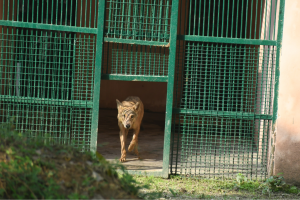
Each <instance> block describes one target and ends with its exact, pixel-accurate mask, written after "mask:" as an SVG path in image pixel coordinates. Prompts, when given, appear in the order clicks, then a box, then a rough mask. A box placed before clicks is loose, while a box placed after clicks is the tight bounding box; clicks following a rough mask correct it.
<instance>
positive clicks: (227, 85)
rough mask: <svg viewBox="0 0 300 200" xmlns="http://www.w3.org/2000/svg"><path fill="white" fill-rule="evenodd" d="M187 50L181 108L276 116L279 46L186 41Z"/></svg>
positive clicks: (178, 99)
mask: <svg viewBox="0 0 300 200" xmlns="http://www.w3.org/2000/svg"><path fill="white" fill-rule="evenodd" d="M179 48H180V47H179ZM184 48H185V52H184V53H183V52H181V53H180V54H181V55H178V63H180V62H181V63H182V62H184V63H182V65H184V69H183V68H179V67H178V74H177V76H178V77H177V80H178V83H177V84H178V85H177V89H176V91H175V97H174V98H175V101H174V104H175V105H176V107H177V108H180V109H195V110H210V111H226V112H244V113H254V112H255V110H256V109H257V108H261V109H258V110H262V112H263V113H260V114H269V115H270V114H272V107H271V100H272V91H273V89H274V88H273V87H274V81H275V77H274V75H275V63H276V48H275V47H273V46H264V47H261V48H260V47H257V46H249V45H238V44H220V43H217V44H216V43H203V42H186V45H185V47H184ZM181 49H182V48H181ZM183 54H184V55H185V57H184V58H179V57H180V56H182V55H183Z"/></svg>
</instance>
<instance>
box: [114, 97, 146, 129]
mask: <svg viewBox="0 0 300 200" xmlns="http://www.w3.org/2000/svg"><path fill="white" fill-rule="evenodd" d="M116 102H117V108H118V120H119V121H120V122H122V124H123V126H124V128H126V129H130V127H132V125H133V124H134V122H135V120H136V118H137V110H138V108H139V105H140V104H139V102H137V103H136V104H134V105H123V104H122V103H121V102H120V101H119V100H118V99H116Z"/></svg>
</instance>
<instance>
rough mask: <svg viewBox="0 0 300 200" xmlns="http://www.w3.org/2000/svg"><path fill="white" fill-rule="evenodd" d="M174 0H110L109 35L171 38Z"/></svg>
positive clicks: (107, 23)
mask: <svg viewBox="0 0 300 200" xmlns="http://www.w3.org/2000/svg"><path fill="white" fill-rule="evenodd" d="M171 5H172V1H171V0H160V1H156V0H142V1H139V0H125V1H124V0H108V1H107V4H106V21H105V29H106V32H105V37H108V38H119V39H133V40H146V41H156V42H169V37H170V19H171Z"/></svg>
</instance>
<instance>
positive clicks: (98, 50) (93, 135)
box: [90, 1, 105, 152]
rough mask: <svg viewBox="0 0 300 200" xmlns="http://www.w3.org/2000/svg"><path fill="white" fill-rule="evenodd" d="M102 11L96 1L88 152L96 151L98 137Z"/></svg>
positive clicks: (101, 7) (103, 4)
mask: <svg viewBox="0 0 300 200" xmlns="http://www.w3.org/2000/svg"><path fill="white" fill-rule="evenodd" d="M104 11H105V1H98V24H97V29H98V34H97V42H96V54H95V55H96V60H95V77H94V95H93V112H92V127H91V144H90V145H91V146H90V150H91V151H92V152H96V150H97V136H98V117H99V115H98V114H99V99H100V82H101V63H102V50H103V32H104V16H105V15H104Z"/></svg>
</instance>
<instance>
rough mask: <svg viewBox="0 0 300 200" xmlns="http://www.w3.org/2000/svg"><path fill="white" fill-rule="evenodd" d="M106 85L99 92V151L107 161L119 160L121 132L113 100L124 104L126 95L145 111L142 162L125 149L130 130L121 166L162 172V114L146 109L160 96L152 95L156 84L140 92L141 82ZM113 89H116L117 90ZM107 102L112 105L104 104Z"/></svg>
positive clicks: (141, 132) (130, 134)
mask: <svg viewBox="0 0 300 200" xmlns="http://www.w3.org/2000/svg"><path fill="white" fill-rule="evenodd" d="M106 82H107V83H108V84H106V85H104V84H103V86H101V90H100V110H99V128H98V132H99V133H98V148H97V150H98V152H99V153H101V154H102V155H103V156H104V157H105V158H106V159H107V160H109V161H115V160H116V159H117V160H118V159H119V158H120V156H121V144H120V136H119V132H120V129H119V127H118V120H117V114H118V110H117V104H116V99H118V100H120V101H123V100H125V98H126V97H127V96H138V97H140V99H141V100H142V102H143V104H144V108H145V113H144V117H143V122H142V129H141V131H140V134H139V143H138V144H139V145H138V149H139V152H140V158H141V159H140V160H138V158H137V156H136V155H134V154H133V153H129V152H128V146H129V143H130V141H131V139H132V135H133V133H132V132H133V131H132V130H131V131H129V134H128V137H127V141H126V151H127V158H126V162H124V163H123V164H124V165H125V166H126V167H127V168H128V169H129V170H150V171H151V170H161V169H162V161H163V144H164V129H165V112H164V111H159V112H151V109H150V110H149V107H153V105H152V103H151V102H153V101H157V98H160V95H159V94H157V93H156V92H155V90H157V88H156V87H157V84H158V83H152V85H153V86H151V83H149V87H152V91H151V90H149V89H143V88H142V87H141V86H140V85H143V84H144V83H143V82H138V81H135V82H128V81H106ZM124 85H125V86H124ZM126 85H127V86H128V87H127V86H126ZM162 85H163V87H166V83H163V84H162ZM115 88H119V90H118V89H115ZM122 90H125V91H122ZM149 92H151V95H150V96H151V97H150V98H149V95H148V93H149ZM114 97H115V98H114ZM165 100H166V99H165V97H164V99H161V100H160V101H165ZM108 101H110V102H111V103H107V102H108ZM101 102H103V105H102V106H101ZM105 105H107V107H105ZM110 105H113V106H114V108H110ZM164 106H165V105H164Z"/></svg>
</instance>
